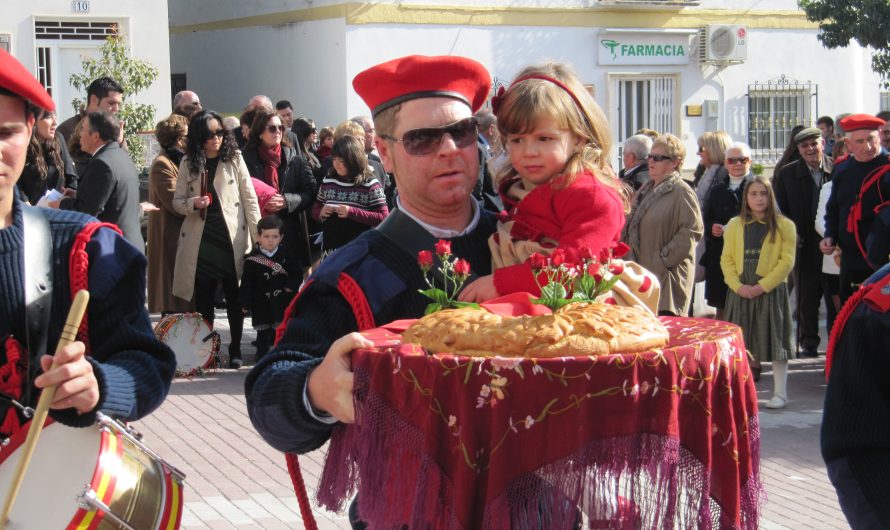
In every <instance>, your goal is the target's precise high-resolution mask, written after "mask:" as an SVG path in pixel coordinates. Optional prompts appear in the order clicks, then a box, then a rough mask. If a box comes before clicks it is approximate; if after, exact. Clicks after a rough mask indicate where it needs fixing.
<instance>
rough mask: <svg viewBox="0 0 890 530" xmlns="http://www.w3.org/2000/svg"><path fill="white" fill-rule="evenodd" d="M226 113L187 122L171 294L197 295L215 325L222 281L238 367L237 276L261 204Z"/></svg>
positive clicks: (199, 305)
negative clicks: (227, 125) (225, 119)
mask: <svg viewBox="0 0 890 530" xmlns="http://www.w3.org/2000/svg"><path fill="white" fill-rule="evenodd" d="M222 122H223V120H222V117H221V116H220V115H219V114H217V113H215V112H213V111H202V112H200V113H198V114H196V115H195V116H193V117H192V121H191V123H189V138H188V151H187V152H188V154H187V155H186V156H185V158H184V159H183V160H182V163H181V164H180V167H179V179H178V180H177V182H176V192H175V194H174V196H173V205H174V208H176V211H178V212H179V213H181V214H182V215H185V216H186V217H185V221H183V223H182V230H181V234H180V237H179V247H178V249H177V251H176V271H175V273H174V276H173V294H174V295H176V296H178V297H180V298H183V299H185V300H191V299H192V298H194V301H195V307H196V308H197V310H198V312H200V313H201V314H202V315H203V316H204V318H205V319H206V320H207V321H208V322H209V323H210V324H211V325H213V299H214V295H215V293H216V287H217V285H219V284H221V285H222V288H223V293H224V294H225V296H226V314H227V316H228V320H229V328H230V330H231V335H232V343H231V344H230V345H229V367H230V368H240V367H241V365H242V361H241V332H242V329H243V327H244V317H243V315H242V313H241V307H240V304H239V303H238V282H239V279H240V278H241V270H242V266H243V263H244V256H245V254H247V253H248V252H250V250H251V247H252V245H253V242H254V241H256V224H257V222H258V221H259V219H260V208H259V204H258V202H257V197H256V193H255V192H254V189H253V184H252V182H251V180H250V174H249V173H248V171H247V166H246V165H245V164H244V160H243V159H242V158H241V153H240V152H239V151H238V148H237V144H236V143H235V138H234V137H233V136H232V134H231V133H230V132H228V131H227V130H226V129H225V128H224V127H223V126H222Z"/></svg>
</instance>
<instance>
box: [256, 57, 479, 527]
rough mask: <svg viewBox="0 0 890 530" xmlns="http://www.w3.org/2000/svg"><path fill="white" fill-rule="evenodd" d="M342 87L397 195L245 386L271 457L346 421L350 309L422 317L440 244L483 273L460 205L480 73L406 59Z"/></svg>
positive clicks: (466, 62) (475, 219) (467, 198)
mask: <svg viewBox="0 0 890 530" xmlns="http://www.w3.org/2000/svg"><path fill="white" fill-rule="evenodd" d="M353 87H354V88H355V90H356V92H358V94H359V95H360V96H361V97H362V99H364V101H365V103H367V105H368V107H369V108H370V109H371V111H372V114H373V116H374V125H375V126H376V130H377V137H376V139H375V144H376V146H377V150H378V152H379V153H380V158H381V160H382V162H383V165H384V166H385V168H386V170H387V171H390V172H392V173H394V175H395V179H396V182H397V185H398V189H399V197H398V199H397V201H396V202H397V210H395V211H394V212H393V213H391V214H390V217H388V218H387V219H386V220H385V221H384V222H383V223H382V224H381V225H380V226H379V227H378V228H377V229H375V230H371V231H368V232H365V233H364V234H362V235H361V236H359V237H358V238H357V239H356V240H354V241H353V242H352V243H350V244H348V245H346V246H344V247H342V248H340V249H339V250H338V251H337V252H336V253H334V254H332V255H331V256H330V257H328V258H327V259H326V260H325V261H324V262H323V263H322V264H321V266H320V267H319V268H318V269H317V270H316V271H315V272H314V273H313V275H312V277H311V278H310V283H309V284H308V285H307V287H305V288H304V289H303V290H302V292H301V293H300V295H298V298H297V300H296V301H295V302H294V303H293V305H292V308H291V311H290V314H289V316H288V317H286V324H285V331H284V334H283V336H282V337H281V339H280V341H279V343H278V346H277V347H276V348H273V349H272V351H271V352H270V353H269V354H267V355H266V356H265V357H264V358H263V359H262V361H260V362H259V363H258V364H257V365H256V366H255V367H254V369H253V370H252V371H251V372H250V374H249V375H248V377H247V380H246V381H245V393H246V396H247V408H248V413H249V415H250V419H251V421H252V422H253V425H254V427H255V428H256V429H257V431H258V432H259V433H260V434H261V435H262V436H263V438H264V439H265V440H266V441H267V442H268V443H269V444H270V445H272V446H273V447H275V448H277V449H279V450H281V451H290V452H296V453H305V452H308V451H312V450H314V449H317V448H318V447H320V446H321V445H323V444H324V443H325V442H326V441H327V440H328V438H329V437H330V435H331V432H332V430H333V428H334V427H335V425H336V424H337V423H338V422H347V423H351V422H353V421H354V414H355V411H354V408H353V396H352V384H353V375H352V372H351V365H350V352H351V351H352V350H353V349H355V348H358V347H363V346H365V347H367V346H370V343H369V342H368V341H367V339H364V338H363V337H361V336H360V335H359V334H357V333H352V332H354V331H357V330H358V329H359V323H358V319H357V318H358V317H357V316H356V314H358V313H361V311H356V312H354V310H353V307H365V308H367V310H368V312H367V313H365V316H366V317H371V318H372V320H373V323H374V324H375V325H382V324H385V323H388V322H390V321H393V320H397V319H404V318H417V317H419V316H421V315H423V313H424V309H425V307H426V305H427V304H428V303H429V300H428V299H426V298H425V297H424V296H422V295H421V294H419V293H418V289H423V288H424V287H425V283H424V279H423V275H422V273H421V269H420V267H419V266H418V265H417V252H418V251H419V250H431V249H432V248H433V245H434V244H435V241H436V240H437V239H445V240H449V241H450V242H451V252H452V253H453V254H455V255H456V256H459V257H462V258H465V259H467V260H468V261H469V262H470V265H471V267H472V270H473V272H474V273H476V274H478V275H485V274H489V273H490V272H491V270H490V269H491V255H490V253H489V251H488V243H487V240H488V237H489V236H490V235H491V234H492V233H493V232H494V229H495V218H494V216H493V215H490V214H487V213H485V212H484V211H482V209H481V208H479V206H478V203H477V202H476V201H474V200H473V199H472V198H471V192H472V191H473V188H474V186H475V184H476V180H477V178H478V172H479V155H478V151H477V145H476V136H477V130H476V121H475V118H474V117H473V112H474V111H476V110H478V109H479V108H480V107H481V106H482V104H483V102H484V101H485V99H486V97H487V95H488V91H489V87H490V78H489V74H488V72H487V71H486V70H485V68H484V67H483V66H482V65H481V64H479V63H477V62H475V61H472V60H470V59H466V58H463V57H425V56H410V57H404V58H401V59H396V60H393V61H389V62H386V63H383V64H379V65H377V66H374V67H371V68H369V69H368V70H365V71H364V72H361V73H360V74H358V75H357V76H356V77H355V79H354V80H353ZM356 287H357V288H358V290H360V291H361V292H359V293H357V294H356V289H355V288H356ZM343 293H352V294H349V295H348V296H347V295H344V294H343ZM361 299H364V300H365V301H366V302H367V305H363V304H362V300H361ZM341 337H342V338H341ZM380 502H386V501H385V500H384V499H380ZM356 524H357V525H359V524H361V523H356ZM362 527H363V526H356V528H362Z"/></svg>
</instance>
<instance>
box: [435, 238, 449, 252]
mask: <svg viewBox="0 0 890 530" xmlns="http://www.w3.org/2000/svg"><path fill="white" fill-rule="evenodd" d="M436 254H438V255H439V256H446V255H448V254H451V241H446V240H444V239H440V240H439V241H437V242H436Z"/></svg>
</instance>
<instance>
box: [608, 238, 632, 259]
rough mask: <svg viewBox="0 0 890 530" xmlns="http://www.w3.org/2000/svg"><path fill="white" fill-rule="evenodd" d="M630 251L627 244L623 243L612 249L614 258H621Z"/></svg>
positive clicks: (620, 242)
mask: <svg viewBox="0 0 890 530" xmlns="http://www.w3.org/2000/svg"><path fill="white" fill-rule="evenodd" d="M629 251H630V247H629V246H627V243H625V242H623V241H619V242H618V243H616V244H615V246H614V247H612V257H613V258H620V257H621V256H623V255H625V254H627V253H628V252H629Z"/></svg>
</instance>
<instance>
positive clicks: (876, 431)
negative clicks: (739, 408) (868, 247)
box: [822, 265, 890, 528]
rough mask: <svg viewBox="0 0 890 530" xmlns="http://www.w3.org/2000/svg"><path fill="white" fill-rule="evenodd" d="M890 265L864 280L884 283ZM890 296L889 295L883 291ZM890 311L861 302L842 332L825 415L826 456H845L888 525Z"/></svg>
mask: <svg viewBox="0 0 890 530" xmlns="http://www.w3.org/2000/svg"><path fill="white" fill-rule="evenodd" d="M888 274H890V265H886V266H884V267H883V268H882V269H880V270H879V271H878V272H876V273H875V274H873V275H872V276H871V278H869V279H868V281H867V282H866V283H875V282H880V281H881V279H882V278H886V277H887V275H888ZM884 296H890V295H884ZM887 344H890V312H883V311H880V310H878V309H877V308H875V307H872V306H870V305H869V304H868V303H866V302H860V303H859V304H858V305H857V306H856V309H855V310H854V311H853V313H852V314H851V315H850V319H849V320H848V321H847V324H846V326H844V328H843V330H842V331H841V335H840V340H839V341H838V343H837V349H836V350H835V352H834V362H833V363H832V367H831V375H830V378H829V380H828V387H827V388H826V390H825V407H824V412H823V415H822V458H823V459H824V460H825V462H826V463H831V462H834V461H835V460H838V459H846V461H847V463H848V464H849V467H850V471H851V472H852V473H853V476H854V477H855V479H856V482H857V484H858V485H859V487H860V489H861V490H862V493H863V495H864V496H865V498H866V499H867V500H868V501H869V503H870V504H871V507H872V509H873V510H874V511H875V513H877V514H878V517H880V519H881V521H882V522H883V523H884V525H886V527H887V528H890V502H888V500H890V353H888V351H887Z"/></svg>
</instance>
